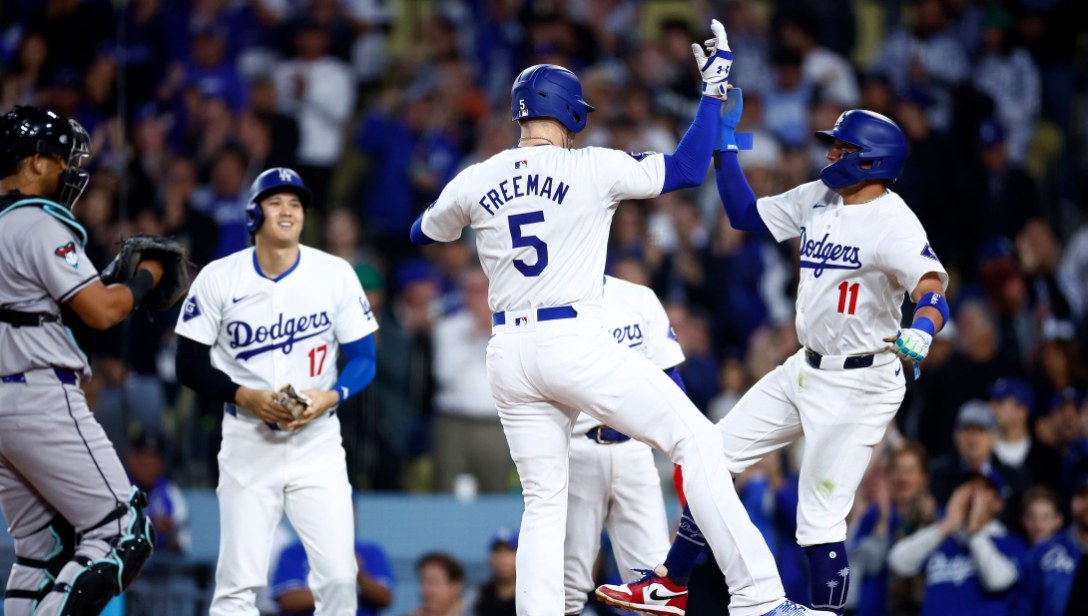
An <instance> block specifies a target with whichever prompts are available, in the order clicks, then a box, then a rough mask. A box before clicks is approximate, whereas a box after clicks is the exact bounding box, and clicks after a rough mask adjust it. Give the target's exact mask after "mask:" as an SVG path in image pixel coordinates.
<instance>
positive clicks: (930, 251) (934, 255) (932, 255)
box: [922, 244, 941, 263]
mask: <svg viewBox="0 0 1088 616" xmlns="http://www.w3.org/2000/svg"><path fill="white" fill-rule="evenodd" d="M922 256H923V257H927V258H930V259H933V260H934V261H936V262H937V263H940V262H941V260H940V259H938V258H937V253H935V252H933V249H932V248H930V247H929V244H926V247H925V248H923V249H922Z"/></svg>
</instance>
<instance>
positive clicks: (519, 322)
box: [514, 317, 529, 327]
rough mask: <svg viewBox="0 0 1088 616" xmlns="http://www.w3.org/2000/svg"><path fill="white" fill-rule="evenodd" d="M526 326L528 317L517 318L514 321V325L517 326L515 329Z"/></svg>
mask: <svg viewBox="0 0 1088 616" xmlns="http://www.w3.org/2000/svg"><path fill="white" fill-rule="evenodd" d="M528 324H529V317H518V318H516V319H514V325H515V326H517V327H521V326H522V325H528Z"/></svg>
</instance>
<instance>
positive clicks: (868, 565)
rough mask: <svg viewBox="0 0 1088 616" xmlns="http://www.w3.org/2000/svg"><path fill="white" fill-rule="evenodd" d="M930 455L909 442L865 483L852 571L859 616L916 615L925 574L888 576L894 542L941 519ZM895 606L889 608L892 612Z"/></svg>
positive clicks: (922, 592) (852, 556)
mask: <svg viewBox="0 0 1088 616" xmlns="http://www.w3.org/2000/svg"><path fill="white" fill-rule="evenodd" d="M928 466H929V463H928V456H926V452H925V450H924V449H923V448H922V446H921V445H919V444H918V443H913V442H908V443H907V444H905V445H904V446H903V447H902V448H901V449H900V450H898V451H896V452H895V453H893V454H892V457H891V460H890V462H889V464H888V469H887V475H886V476H885V475H884V473H883V471H882V470H880V469H879V468H878V470H877V472H875V473H872V474H871V475H870V477H868V478H867V479H866V481H865V482H864V483H863V485H862V491H863V493H864V492H868V493H867V494H865V501H867V502H868V503H869V507H868V509H867V510H865V513H864V514H863V515H862V517H861V519H860V520H858V522H857V526H856V530H855V532H854V533H853V536H852V540H851V542H850V543H849V544H848V547H849V548H850V568H851V570H850V573H851V575H852V576H853V578H854V579H855V580H857V582H856V583H857V584H858V586H857V588H858V589H859V595H860V596H859V598H858V605H857V614H858V616H883V615H884V614H894V615H898V614H909V613H914V614H916V613H917V612H918V610H919V608H920V607H921V605H922V598H923V596H924V594H925V580H924V577H923V576H921V575H917V574H916V575H912V576H906V575H899V576H897V577H895V578H892V577H890V576H889V574H888V552H889V550H891V548H892V546H893V545H895V543H896V542H897V541H898V540H900V539H902V538H903V537H906V536H908V535H912V534H914V533H915V532H917V531H918V530H920V529H921V528H923V527H925V526H928V525H930V524H932V523H933V522H934V521H935V520H936V514H937V502H936V500H935V499H934V498H933V495H932V494H930V493H929V476H928V474H927V468H928ZM889 610H890V611H889Z"/></svg>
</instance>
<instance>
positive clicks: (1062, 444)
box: [1035, 387, 1088, 472]
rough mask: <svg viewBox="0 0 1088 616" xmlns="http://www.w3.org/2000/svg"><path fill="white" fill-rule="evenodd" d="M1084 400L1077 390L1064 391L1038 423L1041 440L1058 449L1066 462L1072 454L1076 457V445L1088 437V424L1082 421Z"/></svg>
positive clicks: (1066, 389) (1054, 399)
mask: <svg viewBox="0 0 1088 616" xmlns="http://www.w3.org/2000/svg"><path fill="white" fill-rule="evenodd" d="M1083 400H1084V396H1083V395H1082V394H1081V393H1080V392H1078V391H1077V390H1076V389H1073V388H1072V387H1067V388H1065V389H1062V390H1061V391H1059V392H1058V393H1056V394H1054V397H1053V398H1051V400H1050V406H1049V410H1048V412H1047V414H1046V415H1045V416H1043V417H1040V418H1039V421H1037V422H1036V426H1035V429H1036V430H1037V431H1038V432H1039V439H1040V440H1042V441H1044V442H1046V443H1047V444H1048V445H1050V446H1051V447H1053V448H1054V449H1057V450H1058V453H1060V454H1061V455H1062V456H1063V458H1064V459H1065V460H1066V461H1068V460H1069V459H1070V458H1069V456H1070V455H1071V454H1072V455H1076V452H1075V450H1076V447H1075V445H1076V444H1078V443H1079V442H1080V441H1081V440H1083V439H1085V438H1086V437H1088V423H1086V422H1083V421H1081V413H1080V404H1081V402H1082V401H1083ZM1065 464H1066V463H1065V462H1063V466H1064V465H1065ZM1063 472H1064V469H1063Z"/></svg>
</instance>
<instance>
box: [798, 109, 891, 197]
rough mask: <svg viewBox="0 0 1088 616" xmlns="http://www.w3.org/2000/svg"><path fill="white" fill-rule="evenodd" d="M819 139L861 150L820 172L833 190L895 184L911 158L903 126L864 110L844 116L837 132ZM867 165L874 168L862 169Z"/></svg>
mask: <svg viewBox="0 0 1088 616" xmlns="http://www.w3.org/2000/svg"><path fill="white" fill-rule="evenodd" d="M816 138H817V139H820V140H821V141H825V142H827V143H834V142H835V140H836V139H841V140H842V141H845V142H846V143H849V144H851V145H856V146H858V147H859V148H861V150H860V151H858V152H851V153H849V154H843V155H842V156H841V157H840V158H839V160H838V161H836V162H834V163H831V164H830V165H828V166H826V167H824V169H823V171H821V172H820V179H821V180H823V181H824V184H827V185H828V186H830V187H831V188H846V187H847V186H850V185H852V184H857V183H858V182H861V181H863V180H891V181H892V182H894V181H895V178H896V176H898V175H899V170H900V169H902V168H903V161H904V160H906V158H907V137H906V135H904V134H903V131H902V130H900V128H899V126H898V125H897V124H896V123H895V122H892V121H891V120H889V119H888V118H886V117H884V116H882V115H880V114H879V113H873V112H872V111H865V110H864V109H854V110H852V111H847V112H846V113H844V114H842V115H841V116H839V119H838V121H837V122H835V127H834V128H832V129H831V130H821V131H817V132H816ZM866 161H870V162H872V163H873V166H872V167H871V168H869V169H862V168H861V163H863V162H866Z"/></svg>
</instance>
